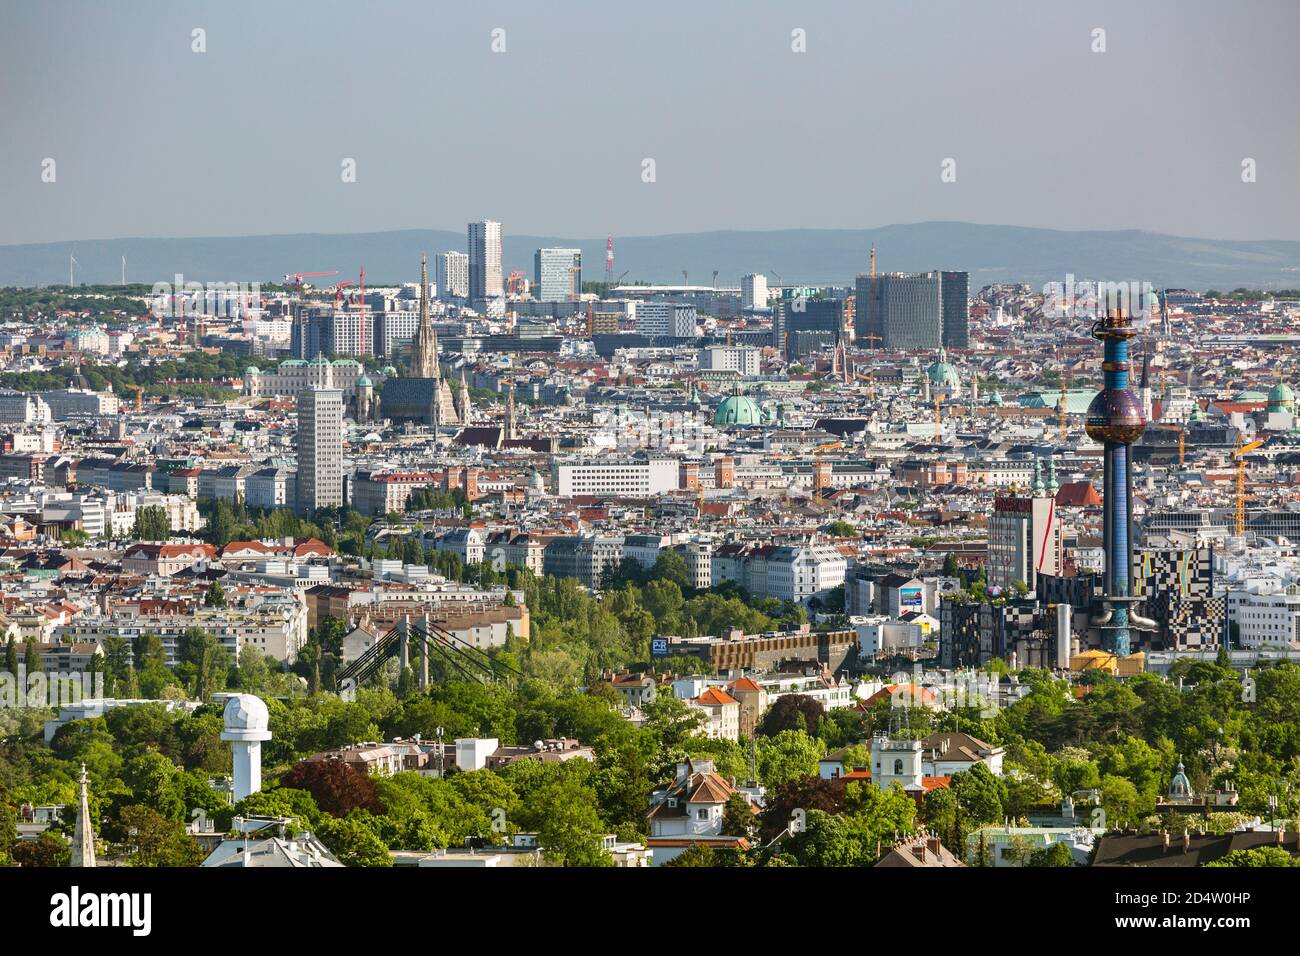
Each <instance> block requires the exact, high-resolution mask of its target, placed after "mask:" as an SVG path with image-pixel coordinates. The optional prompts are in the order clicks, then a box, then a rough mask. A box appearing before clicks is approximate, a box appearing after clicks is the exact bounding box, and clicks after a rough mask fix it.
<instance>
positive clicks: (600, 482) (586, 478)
mask: <svg viewBox="0 0 1300 956" xmlns="http://www.w3.org/2000/svg"><path fill="white" fill-rule="evenodd" d="M551 477H552V480H553V484H554V487H555V493H556V495H558V496H559V497H561V498H570V497H572V496H574V495H615V496H618V497H623V498H649V497H652V496H654V495H662V494H666V493H667V492H670V491H675V490H676V489H677V481H678V463H677V459H676V458H650V459H646V460H639V459H628V460H615V459H604V460H589V461H577V462H566V463H560V462H556V463H555V464H554V465H552V467H551Z"/></svg>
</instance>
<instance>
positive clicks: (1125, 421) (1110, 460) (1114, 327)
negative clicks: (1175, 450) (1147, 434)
mask: <svg viewBox="0 0 1300 956" xmlns="http://www.w3.org/2000/svg"><path fill="white" fill-rule="evenodd" d="M1137 334H1138V333H1137V330H1136V329H1135V328H1133V327H1132V325H1130V324H1129V320H1128V318H1127V317H1126V316H1125V315H1124V312H1123V310H1122V309H1116V310H1115V311H1114V312H1113V313H1110V314H1107V315H1106V316H1105V317H1104V318H1102V319H1101V320H1099V321H1098V322H1097V323H1095V324H1094V325H1093V327H1092V336H1093V338H1096V339H1101V341H1102V342H1103V343H1104V346H1105V352H1104V355H1103V359H1102V372H1103V373H1104V375H1105V379H1104V387H1103V388H1102V390H1101V391H1100V392H1098V393H1097V396H1096V397H1095V398H1094V399H1093V400H1092V404H1091V405H1089V406H1088V418H1087V424H1086V428H1087V431H1088V437H1090V438H1091V439H1093V440H1094V441H1097V442H1101V443H1102V444H1103V445H1104V446H1105V458H1104V461H1105V478H1104V485H1105V488H1104V495H1105V501H1104V511H1103V522H1104V542H1103V543H1104V550H1105V552H1106V572H1105V579H1104V591H1105V593H1104V594H1103V595H1102V598H1101V604H1102V607H1101V613H1100V614H1097V615H1096V616H1094V617H1093V618H1092V621H1091V623H1092V625H1093V626H1094V627H1096V628H1097V629H1098V630H1099V631H1100V632H1101V642H1102V647H1103V648H1104V649H1105V650H1108V651H1111V652H1112V653H1114V654H1117V655H1119V656H1120V657H1124V656H1126V655H1128V654H1129V652H1130V650H1131V649H1132V630H1133V628H1134V627H1138V628H1142V629H1146V628H1147V627H1148V626H1149V625H1151V624H1152V622H1150V621H1148V620H1147V619H1146V618H1142V617H1138V616H1137V615H1136V614H1134V613H1133V609H1132V608H1131V607H1130V605H1131V604H1132V603H1133V602H1135V601H1137V600H1139V599H1138V598H1135V597H1133V533H1132V531H1133V471H1132V457H1131V454H1130V447H1131V446H1132V444H1133V443H1134V442H1135V441H1137V440H1138V439H1139V438H1141V437H1142V433H1143V431H1145V430H1146V424H1147V423H1146V418H1145V416H1144V415H1143V414H1142V402H1141V400H1140V399H1139V398H1138V397H1137V396H1136V395H1135V394H1133V392H1132V391H1131V390H1130V389H1129V387H1128V385H1129V375H1128V373H1129V340H1130V339H1132V338H1133V337H1134V336H1135V335H1137Z"/></svg>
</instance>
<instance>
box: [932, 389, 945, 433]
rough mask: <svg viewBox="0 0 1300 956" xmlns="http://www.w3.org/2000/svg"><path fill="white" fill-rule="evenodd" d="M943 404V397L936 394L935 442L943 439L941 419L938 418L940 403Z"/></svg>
mask: <svg viewBox="0 0 1300 956" xmlns="http://www.w3.org/2000/svg"><path fill="white" fill-rule="evenodd" d="M942 402H943V396H942V395H939V394H936V395H935V396H934V437H935V440H936V441H938V440H939V439H942V438H943V419H942V418H941V417H940V415H941V413H940V411H939V407H940V403H942Z"/></svg>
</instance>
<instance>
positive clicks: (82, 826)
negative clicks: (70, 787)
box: [72, 763, 96, 866]
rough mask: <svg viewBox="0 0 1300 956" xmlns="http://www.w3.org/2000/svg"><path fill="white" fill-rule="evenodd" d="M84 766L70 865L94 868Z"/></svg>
mask: <svg viewBox="0 0 1300 956" xmlns="http://www.w3.org/2000/svg"><path fill="white" fill-rule="evenodd" d="M86 783H87V780H86V765H85V764H84V763H83V764H82V765H81V792H80V806H78V807H77V823H76V827H75V828H74V830H73V832H72V865H73V866H95V865H96V863H95V828H94V826H93V825H92V824H91V822H90V798H89V795H88V794H87V793H86Z"/></svg>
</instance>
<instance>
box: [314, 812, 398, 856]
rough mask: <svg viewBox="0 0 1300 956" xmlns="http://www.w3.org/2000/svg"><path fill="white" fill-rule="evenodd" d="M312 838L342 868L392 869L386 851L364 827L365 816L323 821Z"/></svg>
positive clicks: (372, 830) (358, 815)
mask: <svg viewBox="0 0 1300 956" xmlns="http://www.w3.org/2000/svg"><path fill="white" fill-rule="evenodd" d="M316 835H317V836H319V837H320V839H321V842H322V843H324V844H325V846H326V847H328V848H329V850H330V852H331V853H333V854H334V855H335V856H336V857H338V859H339V862H340V863H342V864H343V865H344V866H378V867H384V866H392V865H393V858H392V857H391V856H390V855H389V853H388V847H386V846H384V842H383V841H382V840H381V839H379V837H378V835H377V834H376V833H375V831H374V829H373V828H372V827H371V826H369V825H368V820H367V815H366V814H364V813H362V812H360V811H358V812H357V813H356V814H355V815H351V816H348V817H345V818H343V819H341V820H340V819H337V818H335V817H329V816H327V817H323V818H322V819H321V822H320V825H319V826H318V828H317V830H316Z"/></svg>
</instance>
